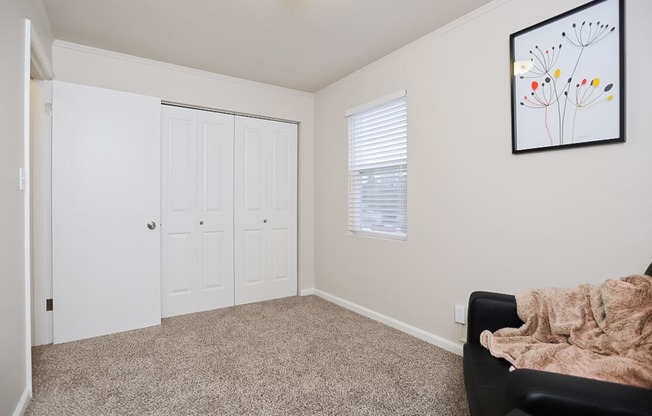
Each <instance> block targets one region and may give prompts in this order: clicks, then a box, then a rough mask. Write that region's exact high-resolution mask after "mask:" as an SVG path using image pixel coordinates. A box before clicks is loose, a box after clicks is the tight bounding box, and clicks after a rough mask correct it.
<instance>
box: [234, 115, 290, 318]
mask: <svg viewBox="0 0 652 416" xmlns="http://www.w3.org/2000/svg"><path fill="white" fill-rule="evenodd" d="M296 294H297V125H296V124H289V123H281V122H276V121H269V120H261V119H254V118H248V117H236V120H235V303H236V305H237V304H243V303H250V302H257V301H261V300H266V299H275V298H281V297H286V296H292V295H296Z"/></svg>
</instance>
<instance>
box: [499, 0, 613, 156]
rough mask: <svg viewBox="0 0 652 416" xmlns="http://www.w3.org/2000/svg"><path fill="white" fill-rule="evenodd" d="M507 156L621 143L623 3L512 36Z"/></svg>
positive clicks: (601, 3) (570, 14)
mask: <svg viewBox="0 0 652 416" xmlns="http://www.w3.org/2000/svg"><path fill="white" fill-rule="evenodd" d="M509 39H510V64H511V65H510V78H511V92H512V153H513V154H518V153H528V152H536V151H543V150H556V149H562V148H572V147H581V146H590V145H598V144H609V143H623V142H625V10H624V0H595V1H592V2H589V3H587V4H584V5H582V6H580V7H577V8H575V9H572V10H569V11H567V12H565V13H562V14H560V15H557V16H555V17H552V18H550V19H547V20H544V21H542V22H540V23H538V24H536V25H534V26H530V27H528V28H526V29H523V30H521V31H518V32H516V33H512V34H511V35H510V37H509Z"/></svg>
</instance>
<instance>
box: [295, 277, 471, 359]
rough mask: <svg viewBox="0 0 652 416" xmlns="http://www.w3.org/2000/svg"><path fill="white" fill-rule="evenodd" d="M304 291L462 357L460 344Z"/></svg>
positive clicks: (320, 293)
mask: <svg viewBox="0 0 652 416" xmlns="http://www.w3.org/2000/svg"><path fill="white" fill-rule="evenodd" d="M304 290H305V291H306V292H308V291H309V290H312V291H314V294H315V295H317V296H319V297H320V298H322V299H325V300H327V301H329V302H332V303H334V304H336V305H339V306H342V307H344V308H346V309H349V310H351V311H353V312H355V313H358V314H360V315H362V316H366V317H367V318H370V319H373V320H374V321H378V322H380V323H382V324H385V325H387V326H391V327H392V328H394V329H398V330H399V331H401V332H405V333H406V334H409V335H412V336H414V337H417V338H419V339H420V340H422V341H426V342H427V343H429V344H433V345H435V346H437V347H439V348H443V349H445V350H446V351H449V352H452V353H453V354H457V355H462V345H461V344H460V343H457V342H453V341H450V340H448V339H446V338H443V337H440V336H439V335H435V334H433V333H430V332H428V331H424V330H423V329H420V328H417V327H415V326H412V325H410V324H406V323H405V322H402V321H399V320H398V319H394V318H391V317H389V316H387V315H383V314H381V313H378V312H376V311H373V310H371V309H368V308H365V307H364V306H360V305H358V304H356V303H353V302H350V301H348V300H345V299H342V298H340V297H337V296H335V295H331V294H330V293H327V292H324V291H323V290H319V289H304ZM303 292H304V291H301V295H302V296H305V295H304V293H303ZM307 294H308V293H306V295H307Z"/></svg>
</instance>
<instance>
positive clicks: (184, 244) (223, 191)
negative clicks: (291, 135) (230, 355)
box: [162, 105, 233, 317]
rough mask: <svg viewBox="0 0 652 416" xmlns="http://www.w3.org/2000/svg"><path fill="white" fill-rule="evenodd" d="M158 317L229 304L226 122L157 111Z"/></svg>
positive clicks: (229, 144)
mask: <svg viewBox="0 0 652 416" xmlns="http://www.w3.org/2000/svg"><path fill="white" fill-rule="evenodd" d="M162 142H163V145H162V146H163V150H162V153H163V172H162V184H163V186H162V205H163V208H162V212H163V219H162V222H163V225H162V231H163V241H162V252H163V255H162V259H163V262H162V265H163V275H162V316H163V317H167V316H174V315H182V314H186V313H192V312H199V311H205V310H210V309H216V308H222V307H226V306H232V305H233V116H232V115H226V114H220V113H215V112H208V111H199V110H193V109H187V108H180V107H173V106H167V105H164V106H163V107H162Z"/></svg>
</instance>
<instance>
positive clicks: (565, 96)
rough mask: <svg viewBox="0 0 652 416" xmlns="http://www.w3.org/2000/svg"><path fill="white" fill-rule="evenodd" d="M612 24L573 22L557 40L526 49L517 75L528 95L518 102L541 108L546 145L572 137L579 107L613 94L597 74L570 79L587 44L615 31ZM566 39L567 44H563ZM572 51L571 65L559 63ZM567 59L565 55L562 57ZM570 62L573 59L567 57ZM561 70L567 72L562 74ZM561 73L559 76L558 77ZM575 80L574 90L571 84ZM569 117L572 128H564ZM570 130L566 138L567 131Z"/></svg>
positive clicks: (591, 104)
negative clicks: (523, 68)
mask: <svg viewBox="0 0 652 416" xmlns="http://www.w3.org/2000/svg"><path fill="white" fill-rule="evenodd" d="M615 29H616V28H615V27H614V26H610V25H608V24H603V23H601V22H599V21H598V22H595V23H594V22H586V21H584V22H582V23H581V24H577V23H573V24H572V25H571V30H569V31H568V32H566V31H564V32H561V42H560V43H555V44H554V45H553V46H551V47H548V48H541V47H539V45H535V46H534V48H533V49H531V50H530V51H529V55H530V62H531V68H530V70H529V71H528V72H526V73H525V74H522V75H520V76H519V79H520V80H522V81H524V82H528V83H529V88H526V90H527V91H528V92H529V95H525V96H523V97H522V100H521V101H520V105H521V106H523V107H526V108H531V109H543V110H544V114H543V124H544V126H545V130H546V133H547V137H548V141H549V143H550V145H551V146H552V145H555V144H558V145H563V144H564V143H565V142H567V141H568V140H570V141H571V142H574V141H575V126H576V121H577V118H578V116H579V114H580V110H581V109H584V108H588V107H590V106H594V105H597V104H598V103H602V102H610V101H612V100H613V98H614V96H613V95H610V94H609V92H610V91H611V90H612V89H613V87H614V84H613V83H609V84H607V85H606V86H605V87H604V88H601V87H600V84H601V81H600V78H598V77H595V78H592V79H591V80H588V79H582V80H581V81H580V82H575V83H574V82H573V80H574V79H575V77H576V74H577V71H578V68H579V67H580V62H581V61H582V58H583V55H584V54H585V52H586V50H587V49H588V48H591V47H593V46H595V45H596V44H598V43H599V42H601V41H602V40H604V39H605V38H606V37H607V36H609V35H610V34H611V33H613V32H614V31H615ZM564 43H568V46H570V49H569V48H567V47H566V48H565V47H564ZM562 51H563V53H564V54H569V53H571V54H572V53H573V51H576V53H577V56H576V57H575V58H574V65H572V67H569V68H563V67H560V66H559V62H560V57H561V56H562ZM565 62H568V58H566V61H565ZM571 62H573V61H571ZM564 73H566V74H568V75H563V74H564ZM562 75H563V77H562ZM573 84H575V87H574V91H572V90H573V87H572V85H573ZM526 85H527V84H526ZM553 111H554V114H555V116H554V117H553V121H552V123H553V125H554V128H553V127H551V125H550V124H551V121H550V115H551V112H553ZM570 117H572V123H573V124H572V129H571V131H570V132H568V131H567V130H566V122H567V118H570ZM569 133H570V136H571V137H570V139H569V138H568V137H567V135H568V134H569Z"/></svg>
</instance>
